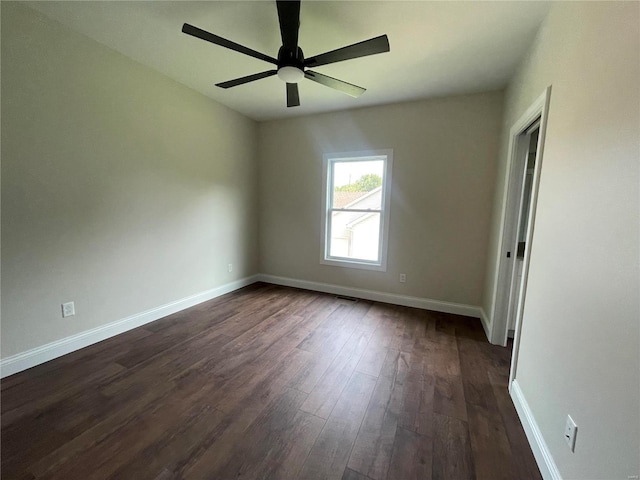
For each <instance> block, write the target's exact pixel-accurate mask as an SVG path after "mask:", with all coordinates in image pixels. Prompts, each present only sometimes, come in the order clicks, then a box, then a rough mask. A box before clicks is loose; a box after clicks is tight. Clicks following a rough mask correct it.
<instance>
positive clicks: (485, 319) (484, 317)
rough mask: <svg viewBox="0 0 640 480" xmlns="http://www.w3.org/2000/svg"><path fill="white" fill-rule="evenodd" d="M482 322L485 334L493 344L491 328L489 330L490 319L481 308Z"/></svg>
mask: <svg viewBox="0 0 640 480" xmlns="http://www.w3.org/2000/svg"><path fill="white" fill-rule="evenodd" d="M480 320H481V321H482V328H484V334H485V335H486V336H487V340H488V341H489V343H491V328H489V317H487V314H486V312H485V311H484V308H482V307H480Z"/></svg>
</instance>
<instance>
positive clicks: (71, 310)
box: [62, 302, 76, 318]
mask: <svg viewBox="0 0 640 480" xmlns="http://www.w3.org/2000/svg"><path fill="white" fill-rule="evenodd" d="M75 314H76V307H75V305H74V304H73V302H67V303H63V304H62V318H64V317H71V316H73V315H75Z"/></svg>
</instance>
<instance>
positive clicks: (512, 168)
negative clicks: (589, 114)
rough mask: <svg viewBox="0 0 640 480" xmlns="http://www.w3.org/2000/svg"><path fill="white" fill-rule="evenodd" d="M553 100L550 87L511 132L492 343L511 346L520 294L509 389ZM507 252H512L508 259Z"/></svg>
mask: <svg viewBox="0 0 640 480" xmlns="http://www.w3.org/2000/svg"><path fill="white" fill-rule="evenodd" d="M550 98H551V86H548V87H547V88H546V89H545V90H544V91H543V92H542V94H541V95H540V96H539V97H538V98H537V99H536V100H535V101H534V102H533V103H532V104H531V105H530V106H529V108H528V109H527V110H526V111H525V113H524V114H523V115H522V116H521V117H520V118H519V119H518V120H517V121H516V122H515V123H514V124H513V126H512V127H511V129H510V131H509V150H508V157H507V158H508V163H507V168H506V172H505V179H506V181H505V187H504V188H505V190H504V194H503V204H502V212H503V216H502V219H501V224H500V231H501V234H500V237H499V238H500V244H499V246H498V259H497V262H498V269H497V271H498V275H497V276H496V284H495V289H494V298H493V321H492V325H491V343H494V344H498V345H503V346H506V345H507V336H508V329H509V319H508V318H507V316H508V313H509V302H510V299H511V298H512V296H513V295H516V294H519V300H518V304H517V307H516V308H515V315H516V321H515V334H514V340H513V353H512V360H511V371H510V374H509V387H511V382H512V381H513V379H514V378H515V374H516V368H517V360H518V350H519V347H520V332H521V324H522V312H523V310H524V303H525V297H526V288H527V276H528V272H529V261H530V258H531V240H532V238H533V230H534V225H535V217H536V204H537V200H538V187H539V184H540V172H541V168H542V158H543V153H544V141H545V137H546V129H547V120H548V113H549V101H550ZM538 119H539V120H540V127H539V128H540V130H539V135H538V145H537V153H536V163H535V168H534V173H533V184H532V188H531V199H530V202H531V207H530V209H531V210H530V214H529V221H528V222H527V234H526V247H525V251H524V259H523V266H522V277H521V282H520V284H519V285H516V283H518V282H517V276H516V275H515V269H516V261H515V260H516V251H517V250H516V247H517V242H518V238H517V235H518V226H519V224H520V215H521V212H522V202H523V198H522V197H523V187H524V175H525V170H526V159H527V154H528V151H529V142H528V141H527V140H528V138H529V135H528V134H527V132H528V131H529V129H530V127H531V126H532V124H534V123H535V122H536V121H537V120H538ZM507 252H511V256H510V258H507Z"/></svg>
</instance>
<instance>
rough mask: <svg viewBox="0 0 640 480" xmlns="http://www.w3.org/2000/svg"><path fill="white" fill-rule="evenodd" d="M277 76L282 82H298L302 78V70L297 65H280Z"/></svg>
mask: <svg viewBox="0 0 640 480" xmlns="http://www.w3.org/2000/svg"><path fill="white" fill-rule="evenodd" d="M278 77H279V78H280V80H282V81H283V82H287V83H299V82H301V81H302V79H303V78H304V72H303V71H302V70H301V69H299V68H297V67H291V66H288V67H280V68H279V69H278Z"/></svg>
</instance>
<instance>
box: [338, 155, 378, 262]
mask: <svg viewBox="0 0 640 480" xmlns="http://www.w3.org/2000/svg"><path fill="white" fill-rule="evenodd" d="M383 175H384V161H383V160H367V161H353V160H347V161H334V162H333V169H332V185H333V188H332V199H331V217H330V225H329V230H330V232H331V237H330V248H329V256H331V257H338V258H348V259H353V260H365V261H373V262H377V261H379V259H380V249H379V246H380V218H381V210H382V184H383Z"/></svg>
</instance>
